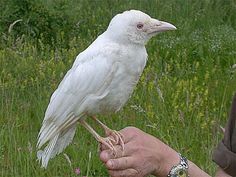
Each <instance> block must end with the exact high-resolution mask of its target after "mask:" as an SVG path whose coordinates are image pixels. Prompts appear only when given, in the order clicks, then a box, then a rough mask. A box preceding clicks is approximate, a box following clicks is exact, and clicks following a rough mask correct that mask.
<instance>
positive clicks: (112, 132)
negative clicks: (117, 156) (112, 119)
mask: <svg viewBox="0 0 236 177" xmlns="http://www.w3.org/2000/svg"><path fill="white" fill-rule="evenodd" d="M92 118H93V119H94V120H95V121H96V122H97V123H98V124H99V125H100V126H101V127H102V128H103V129H104V131H105V134H106V135H107V136H109V135H111V136H112V137H114V138H115V143H116V144H119V143H120V145H121V147H122V149H123V150H124V140H123V135H122V134H121V133H120V132H118V131H116V130H112V129H110V128H109V127H107V126H106V125H105V124H104V123H102V122H101V121H100V120H98V119H97V118H96V117H95V116H92Z"/></svg>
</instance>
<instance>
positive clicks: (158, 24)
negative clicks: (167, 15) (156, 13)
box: [148, 19, 177, 34]
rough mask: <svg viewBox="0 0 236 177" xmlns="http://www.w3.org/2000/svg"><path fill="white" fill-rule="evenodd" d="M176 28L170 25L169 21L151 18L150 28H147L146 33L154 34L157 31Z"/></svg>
mask: <svg viewBox="0 0 236 177" xmlns="http://www.w3.org/2000/svg"><path fill="white" fill-rule="evenodd" d="M176 29H177V28H176V27H175V26H174V25H172V24H171V23H168V22H164V21H159V20H156V19H152V21H151V28H150V29H149V30H148V33H150V34H155V33H159V32H164V31H169V30H176Z"/></svg>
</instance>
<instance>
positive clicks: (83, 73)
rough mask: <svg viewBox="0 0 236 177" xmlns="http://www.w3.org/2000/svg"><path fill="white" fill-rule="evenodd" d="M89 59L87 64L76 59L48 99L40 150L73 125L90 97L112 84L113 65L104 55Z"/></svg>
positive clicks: (39, 141) (93, 56) (39, 140)
mask: <svg viewBox="0 0 236 177" xmlns="http://www.w3.org/2000/svg"><path fill="white" fill-rule="evenodd" d="M89 57H90V58H88V60H87V61H86V62H84V60H83V62H81V63H80V62H78V60H80V59H79V58H77V61H76V62H77V63H76V65H73V67H72V68H71V69H70V70H69V71H68V72H67V74H66V75H65V77H64V79H63V80H62V82H61V83H60V85H59V86H58V88H57V90H56V91H55V92H54V93H53V95H52V96H51V99H50V103H49V105H48V108H47V110H46V113H45V117H44V121H43V125H42V128H41V130H40V133H39V139H38V144H37V146H38V147H39V148H40V147H42V145H43V144H45V143H46V142H48V141H50V140H51V139H52V138H53V137H54V136H55V135H57V134H58V133H59V132H63V131H67V129H68V128H69V127H70V126H72V125H74V124H75V123H76V122H77V120H78V116H80V114H82V113H83V111H86V110H81V109H80V105H81V104H82V103H83V102H84V101H86V98H87V97H88V96H89V95H98V94H101V95H102V94H103V93H104V92H105V91H106V88H107V87H108V85H109V82H111V78H112V75H113V73H114V71H115V70H116V64H115V63H112V60H110V59H109V58H107V57H106V56H105V55H104V54H98V55H92V56H91V55H90V56H89ZM78 110H80V111H78ZM76 118H77V119H76Z"/></svg>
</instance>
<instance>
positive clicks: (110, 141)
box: [98, 137, 116, 154]
mask: <svg viewBox="0 0 236 177" xmlns="http://www.w3.org/2000/svg"><path fill="white" fill-rule="evenodd" d="M98 141H99V142H100V143H101V144H103V145H105V146H107V147H108V148H109V149H110V150H111V151H113V152H114V154H116V150H115V147H114V144H115V140H114V139H113V138H111V137H106V138H104V137H99V138H98Z"/></svg>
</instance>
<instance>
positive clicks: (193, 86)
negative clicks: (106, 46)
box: [0, 0, 236, 177]
mask: <svg viewBox="0 0 236 177" xmlns="http://www.w3.org/2000/svg"><path fill="white" fill-rule="evenodd" d="M128 9H139V10H142V11H144V12H146V13H148V14H149V15H151V16H152V17H155V18H158V19H162V20H165V21H168V22H171V23H173V24H175V25H176V26H177V28H178V30H177V31H174V32H167V33H164V34H160V35H158V36H157V37H155V38H153V39H152V40H151V41H150V42H149V43H148V44H147V50H148V54H149V60H148V63H147V66H146V68H145V71H144V74H143V75H142V77H141V80H140V82H139V84H138V87H137V88H136V90H135V92H134V94H133V96H132V98H131V99H130V100H129V102H128V104H127V105H126V106H125V108H124V109H123V110H122V111H121V112H120V113H117V114H112V115H110V116H100V118H101V120H102V121H103V122H106V123H107V124H108V125H109V126H110V127H112V128H114V129H117V130H119V129H121V128H123V127H125V126H128V125H133V126H136V127H139V128H141V129H143V130H144V131H146V132H148V133H151V134H153V135H154V136H157V137H159V138H161V139H162V140H163V141H164V142H166V143H168V144H169V145H170V146H172V147H173V148H175V149H176V150H177V151H180V152H181V153H182V154H184V155H186V156H187V157H188V158H189V159H191V160H192V161H194V162H195V163H196V164H197V165H198V166H200V167H201V168H202V169H204V170H205V171H207V172H208V173H209V174H214V170H215V165H214V163H213V162H212V161H211V153H212V150H213V148H214V147H215V146H216V144H217V142H219V140H220V139H221V138H222V133H221V131H220V128H219V127H220V126H224V124H225V122H226V120H227V115H228V111H229V107H230V103H231V99H232V96H233V94H234V92H235V87H236V66H235V64H236V50H235V49H236V13H235V12H236V2H235V1H234V0H199V1H193V0H166V1H161V0H149V1H144V0H132V1H131V0H113V1H111V0H103V1H102V0H97V1H95V0H70V1H69V0H47V1H46V0H38V1H36V0H21V1H18V0H10V1H8V0H1V1H0V34H1V35H0V98H1V102H0V176H3V177H5V176H14V177H17V176H20V177H22V176H50V177H54V176H75V173H74V169H75V168H77V167H80V169H81V172H82V175H86V174H89V175H88V176H108V175H107V172H106V170H105V167H104V166H103V165H102V163H101V162H100V161H99V158H98V155H97V154H98V153H97V143H96V142H95V140H94V139H93V137H92V136H91V135H90V134H89V133H88V132H87V131H86V130H84V128H83V127H81V126H78V131H77V134H76V137H75V138H74V141H73V143H72V145H70V146H69V147H68V148H67V149H66V150H65V152H64V153H65V154H64V155H63V154H61V155H59V156H58V157H56V158H54V159H53V160H51V161H50V163H49V167H48V169H47V170H43V169H41V168H40V166H39V164H38V162H37V161H36V149H35V144H36V141H37V134H38V131H39V129H40V126H41V122H42V119H43V116H44V111H45V109H46V107H47V104H48V101H49V98H50V95H51V94H52V92H53V91H54V90H55V89H56V87H57V85H58V84H59V82H60V81H61V79H62V78H63V76H64V75H65V73H66V71H67V70H68V69H69V68H70V67H71V65H72V63H73V61H74V59H75V57H76V56H77V54H78V53H79V52H81V51H83V50H84V49H85V48H86V47H87V46H88V45H89V44H90V43H91V42H92V41H93V40H94V39H96V37H97V36H98V35H99V34H101V33H102V32H103V31H104V30H106V27H107V25H108V24H109V21H110V19H111V18H112V17H113V16H114V15H115V14H117V13H120V12H122V11H124V10H128ZM91 123H92V125H93V122H91ZM98 131H99V132H100V133H101V131H100V130H98ZM90 152H91V154H92V156H91V157H90V156H89V154H90ZM66 156H68V158H69V159H70V161H71V164H70V162H69V161H68V160H67V158H65V157H66ZM82 175H81V176H82Z"/></svg>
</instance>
